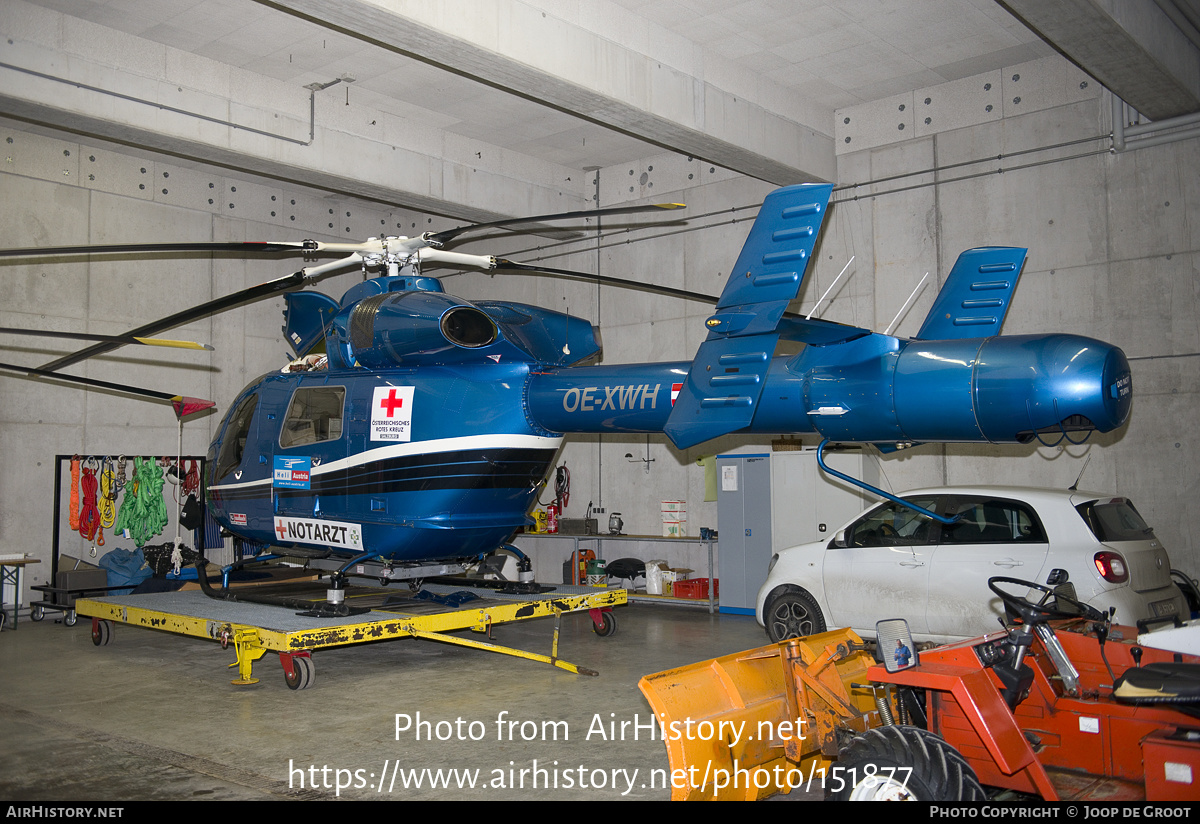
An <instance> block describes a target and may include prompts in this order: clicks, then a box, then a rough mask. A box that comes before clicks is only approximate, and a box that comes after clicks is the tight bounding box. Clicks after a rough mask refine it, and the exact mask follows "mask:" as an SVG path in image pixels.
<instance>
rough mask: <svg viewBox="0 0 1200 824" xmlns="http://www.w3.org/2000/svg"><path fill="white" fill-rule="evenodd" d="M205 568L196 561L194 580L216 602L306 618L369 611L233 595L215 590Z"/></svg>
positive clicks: (278, 597)
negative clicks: (282, 609)
mask: <svg viewBox="0 0 1200 824" xmlns="http://www.w3.org/2000/svg"><path fill="white" fill-rule="evenodd" d="M207 566H208V563H207V562H206V561H205V559H204V557H203V556H201V557H200V558H198V559H197V561H196V578H197V580H198V581H199V583H200V589H201V590H202V591H203V592H204V594H205V595H207V596H208V597H209V598H213V599H215V600H217V601H233V602H238V603H244V604H263V605H265V606H275V607H285V608H287V609H294V610H298V612H297V613H296V614H297V615H302V616H304V617H306V618H348V617H350V616H352V615H363V614H365V613H367V612H370V611H371V609H370V607H352V606H349V605H347V604H346V603H345V602H344V601H343V602H340V603H335V602H333V601H329V600H325V601H319V600H314V599H311V598H296V597H292V596H289V595H284V594H276V595H266V594H262V593H261V592H255V591H253V590H250V591H240V592H238V593H237V594H234V593H233V592H230V591H229V590H228V589H215V588H214V587H213V585H212V584H211V583H210V582H209V580H208V572H207V569H206V567H207Z"/></svg>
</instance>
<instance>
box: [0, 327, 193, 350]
mask: <svg viewBox="0 0 1200 824" xmlns="http://www.w3.org/2000/svg"><path fill="white" fill-rule="evenodd" d="M0 333H2V334H5V335H32V336H34V337H40V338H62V339H64V340H99V341H108V342H110V343H117V344H141V345H142V346H167V347H170V348H172V349H204V350H206V351H209V352H211V351H213V347H212V344H210V343H196V342H195V341H190V340H170V339H168V338H135V337H134V336H132V335H93V334H90V333H87V332H51V331H49V330H45V329H15V328H13V327H11V326H0Z"/></svg>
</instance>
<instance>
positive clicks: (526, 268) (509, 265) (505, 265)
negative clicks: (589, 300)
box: [495, 258, 721, 306]
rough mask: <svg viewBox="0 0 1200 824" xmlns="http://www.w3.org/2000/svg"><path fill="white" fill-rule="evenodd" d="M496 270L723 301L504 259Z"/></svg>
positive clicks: (686, 297) (706, 301) (687, 297)
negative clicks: (558, 276) (557, 276)
mask: <svg viewBox="0 0 1200 824" xmlns="http://www.w3.org/2000/svg"><path fill="white" fill-rule="evenodd" d="M495 268H496V269H507V270H509V271H513V272H535V273H536V272H543V273H545V274H548V275H562V276H563V277H568V278H579V279H580V280H594V281H595V282H597V283H608V284H611V285H613V286H624V287H626V288H629V289H638V290H640V291H643V292H657V293H659V294H661V295H670V296H671V297H676V298H683V299H684V300H694V301H698V302H700V303H711V304H713V305H714V306H715V305H716V304H717V303H718V302H719V301H720V300H721V299H720V298H719V297H717V296H716V295H705V294H701V293H700V292H689V291H687V290H685V289H672V288H671V287H670V286H658V285H656V284H653V283H642V282H641V281H637V280H627V279H625V278H614V277H609V276H608V275H593V274H591V273H590V272H576V271H573V270H571V269H553V268H551V267H549V266H533V265H531V264H528V263H516V262H514V261H511V260H506V259H504V258H497V259H496V267H495Z"/></svg>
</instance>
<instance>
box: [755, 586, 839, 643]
mask: <svg viewBox="0 0 1200 824" xmlns="http://www.w3.org/2000/svg"><path fill="white" fill-rule="evenodd" d="M763 623H764V624H765V625H766V629H767V637H768V638H770V639H771V642H772V643H775V644H778V643H779V642H780V641H786V640H787V639H789V638H804V637H806V636H808V635H816V634H817V633H818V632H824V631H825V616H824V615H822V614H821V608H820V607H819V606H817V602H816V600H815V599H814V598H813V597H812V596H811V595H809V594H808V593H807V592H805V591H804V590H802V589H798V588H797V589H788V590H785V591H783V592H781V593H780V594H778V595H775V596H772V597H771V599H770V600H769V601H767V604H766V607H765V608H764V609H763Z"/></svg>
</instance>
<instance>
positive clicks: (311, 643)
mask: <svg viewBox="0 0 1200 824" xmlns="http://www.w3.org/2000/svg"><path fill="white" fill-rule="evenodd" d="M464 588H465V587H453V586H445V585H428V584H427V585H426V586H425V587H424V588H423V591H427V592H430V593H433V594H434V595H437V596H445V595H449V594H452V593H455V592H458V591H460V590H462V589H464ZM382 592H383V591H382V590H377V589H366V588H362V589H358V588H352V590H351V592H350V594H348V596H347V597H348V600H353V601H355V603H357V604H362V605H371V606H372V608H371V610H370V611H369V612H365V613H363V614H361V615H352V616H349V617H344V618H314V617H305V616H301V615H298V614H297V613H296V612H295V610H289V609H286V608H283V607H278V606H268V605H264V604H254V603H243V602H233V601H218V600H214V599H212V598H209V597H208V596H206V595H204V593H202V592H199V591H196V590H192V591H185V592H169V593H148V594H144V595H124V596H109V597H104V598H81V599H79V600H78V601H77V602H76V604H75V610H76V612H77V613H78V614H79V615H83V616H86V617H90V618H91V619H92V643H94V644H96V645H97V646H103V645H106V644H108V643H109V641H110V640H111V638H112V631H113V624H114V623H121V624H130V625H134V626H142V627H148V628H151V629H158V630H163V631H166V632H174V633H177V634H179V635H188V636H191V637H193V638H205V639H208V640H212V641H216V642H219V643H220V644H221V645H222V646H227V645H232V646H233V648H234V650H235V652H236V654H237V660H236V661H235V662H234V663H233V664H230V666H231V667H234V666H236V667H237V669H238V678H237V679H236V680H234V681H233V683H234V684H254V683H257V682H258V679H257V678H255V677H253V674H252V668H253V664H254V662H255V661H257V660H258V659H259V658H261V657H263V656H264V655H265V654H267V653H268V652H274V653H278V655H279V660H280V663H281V664H282V665H283V671H284V679H285V681H286V682H287V685H288V686H289V687H290V688H292V689H306V688H308V687H309V686H311V685H312V683H313V678H314V674H315V669H314V667H313V663H312V653H313V652H314V651H316V650H322V649H331V648H333V647H342V646H348V645H351V644H360V643H366V642H372V641H385V640H393V639H399V638H425V639H428V640H432V641H443V642H445V643H448V644H456V645H458V646H465V647H471V648H474V649H479V650H485V651H488V652H497V653H501V654H503V655H513V656H517V657H520V658H527V659H529V660H531V661H540V662H543V663H548V664H552V665H553V666H556V667H559V668H560V669H565V670H567V671H568V672H574V673H577V674H580V675H597V674H598V673H596V672H594V671H592V670H589V669H586V668H584V667H579V666H576V665H574V664H571V663H569V662H567V661H563V660H561V659H559V658H558V634H559V620H558V619H559V616H560V615H562V614H563V613H565V612H579V611H583V610H596V611H600V610H603V611H604V612H605V615H606V620H605V621H604V622H603V626H605V627H610V626H615V624H614V623H610V621H611V620H612V619H611V615H608V611H609V610H610V609H611V608H612V607H614V606H618V605H621V604H624V603H625V602H626V592H625V590H623V589H596V588H592V587H572V586H560V587H556V588H555V590H554V591H553V592H548V593H543V594H540V595H529V594H524V595H504V594H500V593H494V592H488V593H487V595H486V597H483V598H479V599H475V600H472V601H469V602H467V603H463V604H461V605H460V606H457V607H455V606H447V605H445V604H439V603H436V602H430V601H421V600H418V599H417V598H415V597H412V594H411V593H401V594H397V593H396V592H395V591H394V590H393V591H391V592H389V593H387V595H388V596H389V597H387V598H384V597H383V594H382ZM371 600H375V601H379V602H380V603H379V605H377V606H376V605H372V604H370V601H371ZM542 617H553V618H554V619H555V620H554V637H553V641H552V642H551V649H550V654H549V655H540V654H537V653H533V652H527V651H525V650H519V649H514V648H512V647H505V646H501V645H499V644H495V643H492V642H490V641H487V640H474V639H470V638H464V637H460V636H457V635H449V634H448V633H451V632H455V631H457V630H471V631H473V632H476V633H480V634H485V635H488V636H489V637H490V630H491V627H493V626H495V625H497V624H504V623H508V622H511V621H524V620H528V619H530V618H542ZM593 617H595V616H593ZM609 634H611V633H609Z"/></svg>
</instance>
